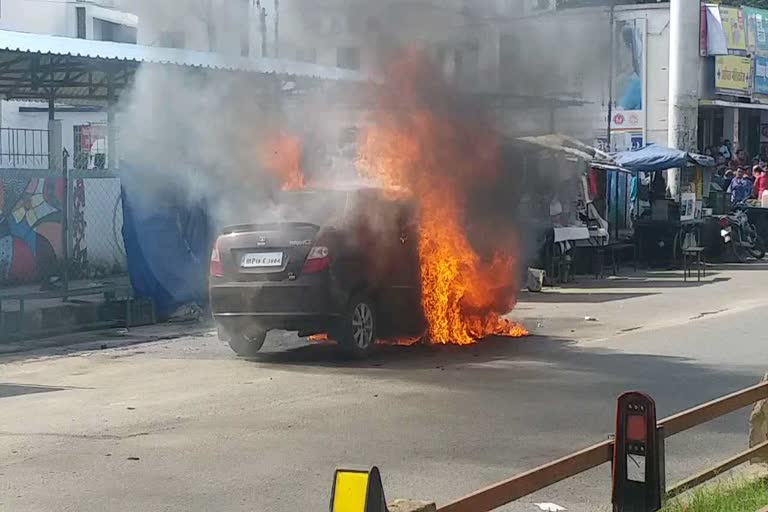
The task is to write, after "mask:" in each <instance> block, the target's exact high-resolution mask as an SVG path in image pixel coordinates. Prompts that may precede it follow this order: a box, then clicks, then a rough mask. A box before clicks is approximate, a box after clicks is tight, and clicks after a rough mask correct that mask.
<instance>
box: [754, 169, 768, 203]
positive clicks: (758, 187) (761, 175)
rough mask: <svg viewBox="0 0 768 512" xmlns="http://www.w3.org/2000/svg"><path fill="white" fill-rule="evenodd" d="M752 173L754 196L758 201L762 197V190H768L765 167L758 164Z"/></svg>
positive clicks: (767, 176)
mask: <svg viewBox="0 0 768 512" xmlns="http://www.w3.org/2000/svg"><path fill="white" fill-rule="evenodd" d="M753 173H754V175H755V185H754V187H753V191H754V198H755V199H757V200H758V201H760V200H761V199H762V197H763V192H765V191H766V190H768V175H767V174H768V173H766V170H765V168H763V167H760V166H755V169H754V170H753Z"/></svg>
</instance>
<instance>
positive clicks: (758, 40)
mask: <svg viewBox="0 0 768 512" xmlns="http://www.w3.org/2000/svg"><path fill="white" fill-rule="evenodd" d="M744 19H745V20H746V24H747V51H748V52H749V53H750V54H751V55H766V56H768V11H766V10H763V9H755V8H753V7H744Z"/></svg>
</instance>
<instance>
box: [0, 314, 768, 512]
mask: <svg viewBox="0 0 768 512" xmlns="http://www.w3.org/2000/svg"><path fill="white" fill-rule="evenodd" d="M671 306H672V305H671ZM762 309H763V308H752V309H739V310H735V311H733V312H728V313H724V314H719V315H714V316H705V317H703V318H701V319H698V320H696V321H689V322H685V323H682V324H680V325H673V326H667V327H664V328H659V329H655V330H646V331H638V332H629V333H626V334H625V335H623V336H620V337H618V338H615V339H609V340H603V341H580V342H576V341H573V340H567V339H562V338H557V337H544V336H534V337H531V338H528V339H525V340H488V341H486V342H484V343H482V344H479V345H476V346H473V347H463V348H460V347H441V348H434V347H384V348H383V349H382V351H381V352H380V353H379V354H378V355H377V356H376V357H375V358H374V359H373V360H371V361H368V362H365V363H351V362H347V361H343V360H340V359H339V357H338V353H337V351H336V350H335V347H333V346H328V345H324V344H320V345H306V344H303V343H300V342H298V341H296V340H294V339H292V338H290V337H277V338H272V339H271V340H270V341H268V342H267V343H268V350H269V352H268V353H267V354H265V355H264V356H263V357H262V358H260V359H259V360H258V361H246V360H238V359H236V358H235V357H234V356H233V355H232V354H231V353H230V351H229V350H228V348H227V347H225V346H224V345H223V344H221V343H220V342H219V341H218V340H217V339H216V338H215V337H213V336H210V335H209V336H198V337H188V338H182V339H178V340H169V341H162V342H156V343H150V344H145V345H138V346H132V347H124V348H115V349H108V350H102V351H95V352H94V351H89V352H73V353H71V354H69V355H67V356H56V357H46V356H45V355H37V356H35V357H31V358H26V357H22V358H19V357H16V358H12V359H7V362H6V364H3V365H0V383H2V384H0V510H3V511H14V512H16V511H78V512H81V511H82V512H86V511H94V512H96V511H99V512H101V511H104V510H110V511H112V512H117V511H126V512H128V511H131V512H133V511H137V510H141V511H146V512H152V511H177V510H178V511H190V512H191V511H210V510H221V511H259V512H261V511H265V512H266V511H275V512H288V511H312V510H317V511H321V510H327V506H328V505H327V503H328V498H329V493H330V484H331V479H332V474H333V470H334V468H335V467H337V466H345V465H351V466H362V467H366V466H370V465H372V464H375V465H378V466H379V467H380V468H381V470H382V474H383V479H384V485H385V489H386V492H387V494H388V498H395V497H410V498H425V499H433V500H436V501H438V502H439V503H444V502H446V501H447V500H449V499H451V498H456V497H459V496H461V495H463V494H465V493H468V492H470V491H472V490H475V489H477V488H480V487H482V486H485V485H487V484H489V483H492V482H494V481H497V480H500V479H503V478H506V477H508V476H511V475H513V474H515V473H517V472H519V471H523V470H526V469H529V468H531V467H534V466H536V465H538V464H541V463H544V462H547V461H549V460H551V459H553V458H556V457H558V456H562V455H565V454H567V453H569V452H571V451H574V450H576V449H579V448H581V447H584V446H587V445H589V444H592V443H594V442H598V441H600V440H602V439H605V437H606V435H607V434H608V433H609V432H611V430H612V428H613V420H614V418H613V416H614V399H615V397H616V396H617V395H618V394H620V393H621V392H623V391H625V390H629V389H639V390H644V391H647V392H649V393H651V394H652V395H653V396H654V397H655V398H656V400H657V403H658V407H659V414H660V416H664V415H667V414H669V413H673V412H676V411H678V410H681V409H684V408H687V407H689V406H692V405H695V404H696V403H699V402H702V401H705V400H708V399H711V398H714V397H717V396H720V395H722V394H724V393H726V392H729V391H732V390H736V389H739V388H742V387H745V386H748V385H751V384H754V383H755V382H756V381H757V380H758V379H759V378H760V377H761V376H762V375H763V374H764V373H765V371H766V370H768V364H767V363H768V350H767V349H766V347H765V344H766V337H765V336H764V334H763V333H764V330H765V325H766V323H765V314H764V313H763V311H762ZM747 417H748V413H747V411H744V412H741V413H737V414H733V415H730V416H728V417H726V418H724V419H722V420H719V421H716V422H713V423H710V424H708V425H706V426H705V427H702V428H698V429H695V430H693V431H690V432H687V433H683V434H680V435H679V436H678V437H675V438H673V439H671V440H670V442H669V445H668V448H667V457H668V468H669V477H668V479H669V481H670V482H672V481H675V480H678V479H679V478H682V477H684V476H688V475H689V474H691V473H692V472H694V471H695V470H697V469H701V468H703V467H705V466H707V465H708V464H710V463H714V462H717V461H719V460H721V459H722V458H724V457H725V456H727V455H731V454H735V453H736V452H738V451H739V450H740V449H742V448H743V447H744V446H745V444H746V439H747V429H748V426H747ZM608 493H609V474H608V467H602V468H599V469H597V470H595V471H593V472H590V473H588V474H585V475H583V476H581V477H578V478H575V479H571V480H569V481H567V482H563V483H561V484H558V485H556V486H554V487H551V488H549V489H547V490H545V491H542V492H541V493H538V494H536V495H534V496H531V497H529V498H527V499H525V500H523V501H521V502H518V503H516V504H515V505H514V506H510V507H508V508H506V509H504V510H515V511H516V510H521V511H524V510H537V508H536V507H534V505H533V503H535V502H540V501H547V502H554V503H557V504H560V505H562V506H565V507H567V508H568V510H572V511H573V510H585V511H587V510H589V511H591V510H598V509H600V508H601V507H602V506H604V505H605V503H606V502H607V501H608Z"/></svg>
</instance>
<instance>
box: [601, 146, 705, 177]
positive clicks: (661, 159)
mask: <svg viewBox="0 0 768 512" xmlns="http://www.w3.org/2000/svg"><path fill="white" fill-rule="evenodd" d="M611 156H612V157H613V158H614V159H615V160H616V162H617V163H618V164H619V165H620V166H622V167H625V168H627V169H629V170H630V171H632V172H654V171H664V170H666V169H674V168H682V167H688V166H689V165H694V164H695V165H701V166H704V167H713V166H714V165H715V161H714V160H713V159H712V157H708V156H704V155H697V154H693V153H686V152H685V151H681V150H679V149H672V148H667V147H664V146H659V145H656V144H649V145H648V146H645V147H644V148H642V149H638V150H635V151H622V152H620V153H615V154H613V155H611Z"/></svg>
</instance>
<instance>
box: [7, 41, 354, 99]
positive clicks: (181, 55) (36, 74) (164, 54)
mask: <svg viewBox="0 0 768 512" xmlns="http://www.w3.org/2000/svg"><path fill="white" fill-rule="evenodd" d="M142 64H153V65H172V66H179V67H186V68H197V69H201V70H211V71H214V72H216V71H218V72H239V73H243V74H249V75H262V76H267V75H272V76H277V77H284V78H290V79H309V80H312V81H318V80H331V81H343V82H364V81H366V80H367V78H366V77H365V76H364V75H363V74H362V73H359V72H356V71H350V70H346V69H341V68H334V67H327V66H320V65H317V64H309V63H304V62H297V61H290V60H283V59H269V58H246V57H238V56H230V55H222V54H217V53H210V52H198V51H191V50H179V49H173V48H156V47H150V46H141V45H134V44H125V43H113V42H109V41H92V40H86V39H74V38H69V37H58V36H48V35H39V34H28V33H23V32H12V31H8V30H0V96H2V97H3V98H5V99H9V100H48V101H49V102H51V101H53V100H62V101H77V102H84V103H97V104H105V103H109V102H111V101H114V100H116V98H117V96H118V95H119V93H120V92H121V91H122V90H124V89H126V88H127V87H128V86H129V85H130V83H131V80H132V78H133V76H134V74H135V72H136V70H137V69H138V68H139V66H140V65H142Z"/></svg>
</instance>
